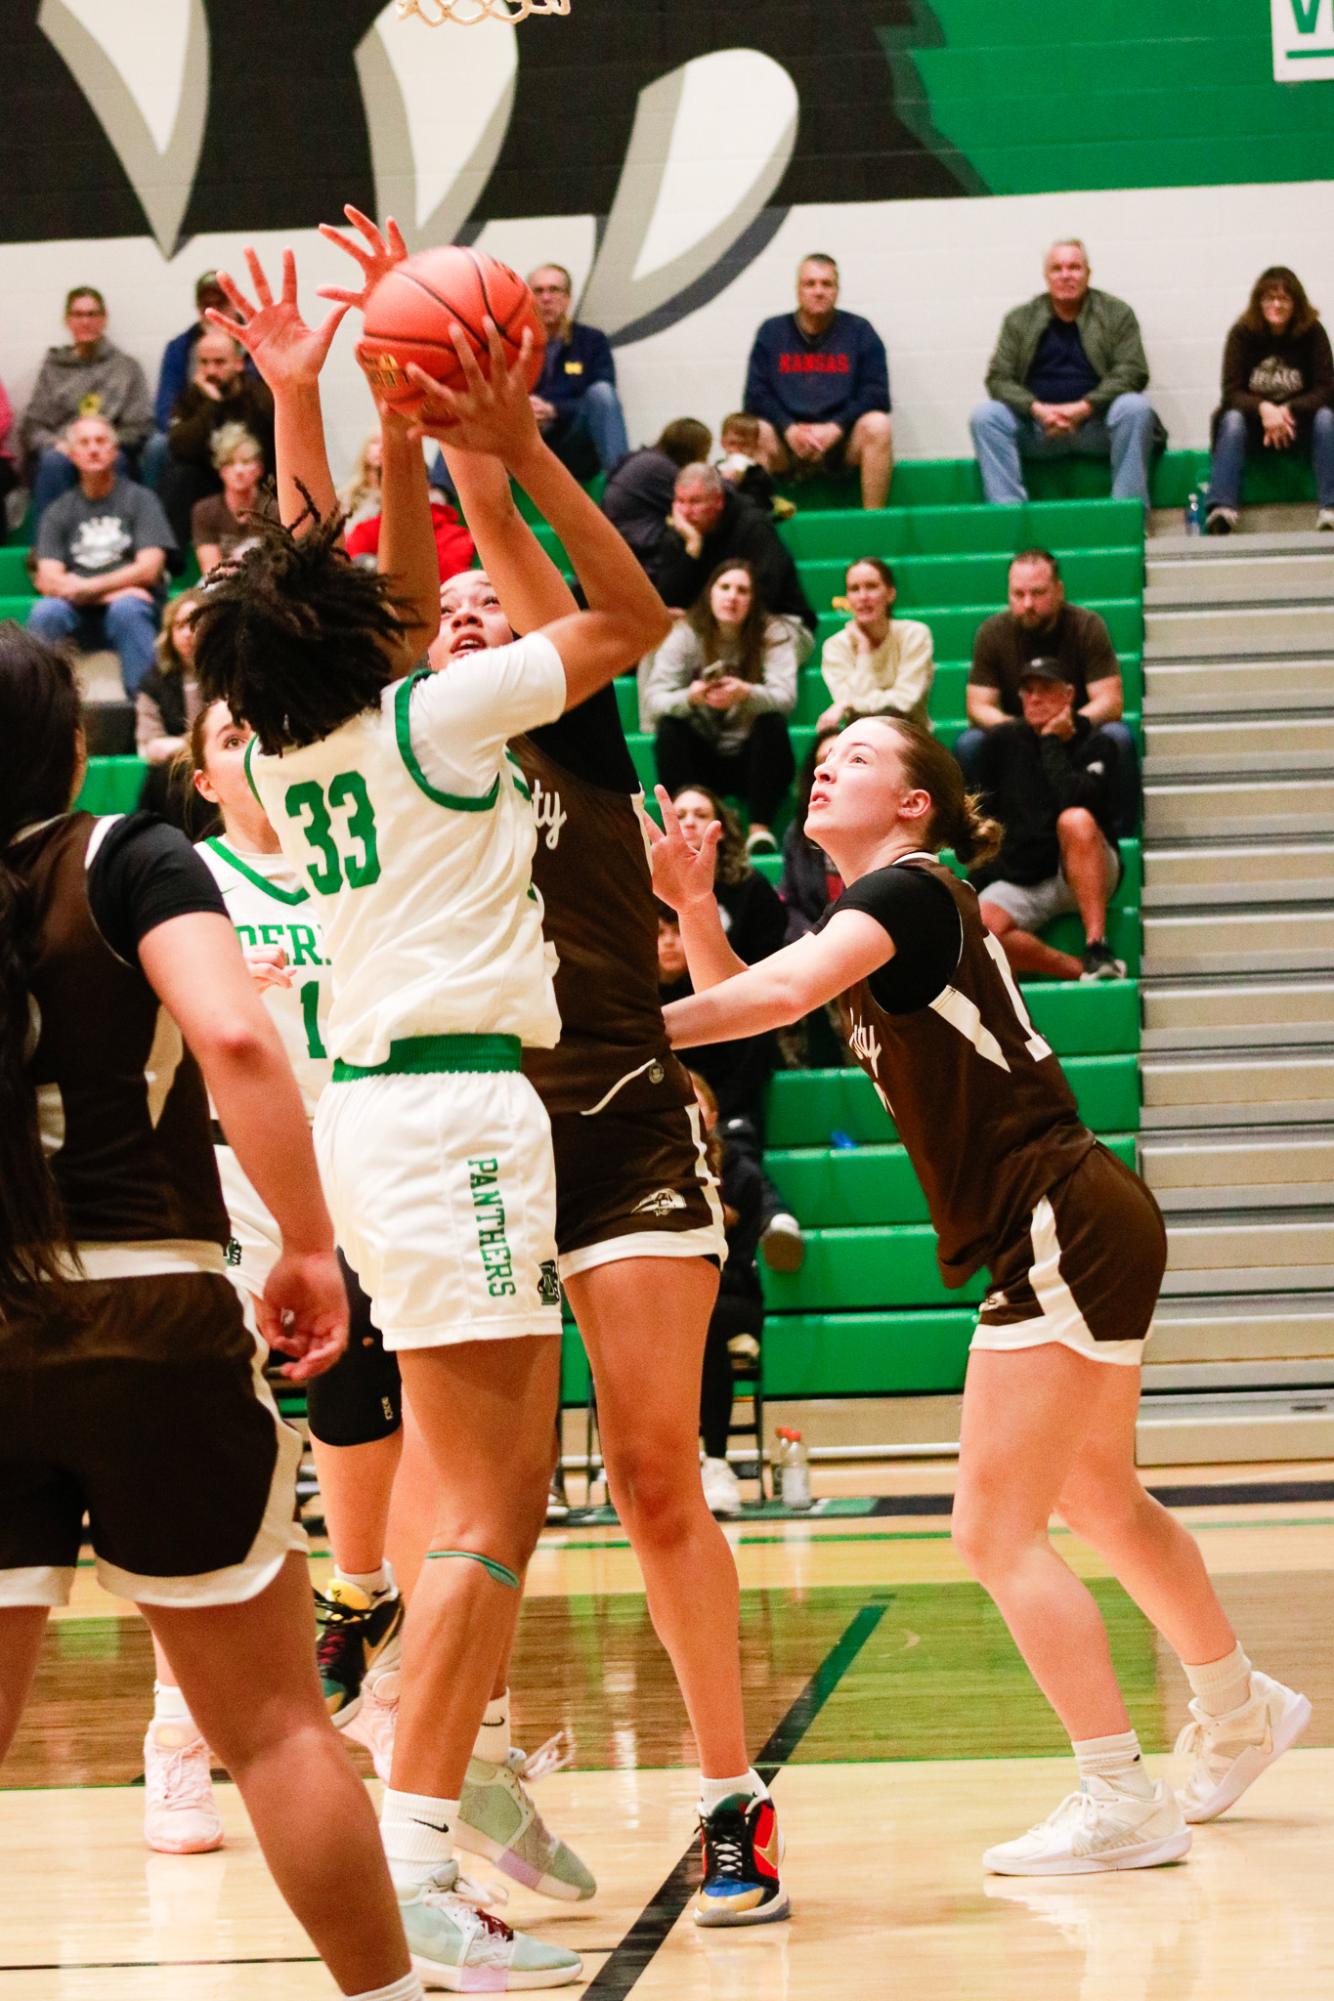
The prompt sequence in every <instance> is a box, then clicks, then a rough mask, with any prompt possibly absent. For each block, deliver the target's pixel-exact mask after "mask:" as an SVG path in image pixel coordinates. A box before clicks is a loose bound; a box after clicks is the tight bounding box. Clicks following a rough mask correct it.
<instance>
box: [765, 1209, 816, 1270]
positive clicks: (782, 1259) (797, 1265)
mask: <svg viewBox="0 0 1334 2001" xmlns="http://www.w3.org/2000/svg"><path fill="white" fill-rule="evenodd" d="M760 1250H761V1251H762V1252H763V1254H764V1262H765V1263H766V1264H767V1265H768V1267H769V1269H770V1271H800V1270H801V1267H802V1265H803V1263H804V1262H805V1258H806V1239H805V1237H804V1236H803V1235H802V1231H801V1224H800V1223H799V1222H798V1221H797V1219H796V1217H795V1216H794V1215H793V1214H792V1211H791V1210H790V1209H779V1210H777V1211H776V1212H775V1213H774V1214H773V1215H772V1216H771V1217H770V1218H769V1220H768V1222H767V1223H766V1224H765V1226H764V1233H763V1235H762V1236H761V1238H760Z"/></svg>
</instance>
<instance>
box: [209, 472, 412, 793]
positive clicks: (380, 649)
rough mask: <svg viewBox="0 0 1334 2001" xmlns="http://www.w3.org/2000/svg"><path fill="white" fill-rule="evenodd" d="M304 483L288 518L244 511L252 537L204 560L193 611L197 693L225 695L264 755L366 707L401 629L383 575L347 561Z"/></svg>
mask: <svg viewBox="0 0 1334 2001" xmlns="http://www.w3.org/2000/svg"><path fill="white" fill-rule="evenodd" d="M301 491H302V494H303V495H304V497H305V501H306V511H305V513H304V514H302V516H301V517H300V519H299V520H298V521H297V522H295V523H294V525H293V526H292V527H290V528H287V527H284V526H283V524H282V522H280V521H271V520H268V519H266V518H264V517H263V516H258V515H257V516H254V517H252V519H251V522H250V524H249V526H250V528H251V529H252V530H253V532H254V534H255V536H256V538H257V539H256V542H255V544H254V546H252V547H250V548H247V549H246V550H245V551H244V553H242V554H240V555H238V556H236V557H234V558H233V559H232V560H231V561H229V562H225V563H222V564H220V565H219V566H218V568H217V569H216V570H214V571H213V572H212V574H211V575H210V577H209V579H208V583H207V585H206V586H205V587H204V589H203V591H202V594H201V598H200V604H199V608H198V610H197V611H196V613H195V618H194V627H195V672H196V674H197V676H198V679H199V688H200V694H201V696H202V697H203V700H204V702H205V703H208V702H215V701H222V702H226V704H227V706H228V707H229V708H230V710H231V712H232V714H233V715H234V716H235V717H236V719H237V721H238V722H247V723H249V725H250V727H251V729H253V730H254V732H255V735H256V737H257V738H258V739H259V747H260V749H261V750H262V751H264V752H266V753H267V754H268V755H270V756H274V755H277V754H278V753H279V752H281V751H284V750H294V749H299V748H301V747H302V746H303V745H305V744H309V743H318V742H319V741H320V740H321V738H323V737H326V736H329V735H331V734H332V732H333V731H334V730H336V729H338V728H340V727H341V725H342V724H343V723H345V722H349V721H350V720H351V718H352V717H353V716H359V715H361V714H362V713H363V712H364V711H365V710H367V709H371V708H374V707H375V706H376V704H377V703H378V701H379V699H380V694H381V691H382V690H383V689H384V688H385V687H386V685H387V684H388V683H389V682H390V681H392V680H394V679H395V678H396V672H397V670H396V669H395V668H394V666H393V664H392V661H391V658H390V649H391V648H392V647H393V646H394V644H395V642H396V641H397V640H398V639H399V638H400V637H401V636H402V634H403V632H404V630H405V629H406V626H405V620H404V618H403V616H402V612H403V610H404V609H405V607H404V605H403V601H402V600H401V599H399V598H396V597H395V596H394V594H393V591H392V589H391V588H390V585H389V583H388V582H387V580H386V579H385V578H384V577H382V576H379V575H377V574H376V572H375V571H374V570H365V569H362V568H360V567H359V566H358V565H357V564H355V563H353V562H350V561H349V559H348V557H347V555H346V553H345V551H344V550H343V548H342V546H341V542H340V537H341V535H342V530H343V517H342V515H341V514H337V513H335V514H331V515H330V516H329V518H328V519H327V520H321V518H320V516H319V514H318V512H317V510H316V508H315V504H314V502H313V501H312V500H311V497H310V495H309V493H307V492H306V489H305V488H304V487H302V489H301ZM307 523H309V524H310V525H309V526H308V527H307V525H306V524H307ZM303 531H304V532H303Z"/></svg>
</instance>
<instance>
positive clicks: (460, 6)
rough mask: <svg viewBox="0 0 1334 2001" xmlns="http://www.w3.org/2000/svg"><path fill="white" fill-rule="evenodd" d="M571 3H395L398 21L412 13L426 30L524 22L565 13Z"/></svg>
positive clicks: (505, 0)
mask: <svg viewBox="0 0 1334 2001" xmlns="http://www.w3.org/2000/svg"><path fill="white" fill-rule="evenodd" d="M569 11H570V0H398V12H399V18H400V20H404V21H406V20H407V18H408V16H409V15H410V14H415V15H416V16H417V19H418V20H419V21H425V23H426V25H427V27H428V28H439V27H441V26H442V25H443V24H444V23H445V22H446V21H454V22H456V23H457V25H458V26H459V27H461V28H475V27H476V25H477V23H478V22H479V21H526V20H527V19H528V16H529V15H530V14H568V13H569Z"/></svg>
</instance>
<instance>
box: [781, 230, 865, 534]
mask: <svg viewBox="0 0 1334 2001" xmlns="http://www.w3.org/2000/svg"><path fill="white" fill-rule="evenodd" d="M745 407H746V409H747V410H748V411H749V412H750V414H751V415H752V416H753V417H758V418H759V420H760V451H761V454H762V456H763V458H764V461H765V464H766V465H767V466H768V468H769V471H770V472H774V473H781V472H788V471H790V470H791V469H792V464H793V461H794V460H795V461H797V463H798V464H799V465H800V466H801V467H803V468H805V469H808V470H811V471H813V470H814V469H815V468H816V467H817V466H820V467H824V468H825V469H827V470H829V471H839V470H841V469H842V467H843V466H844V465H849V466H856V467H857V468H858V470H859V471H860V473H861V476H862V506H863V507H883V506H884V504H885V502H886V500H887V499H888V498H889V480H890V474H891V473H892V471H893V469H894V432H893V426H892V423H891V421H890V415H889V407H890V406H889V364H888V362H887V361H886V359H885V344H884V342H883V341H882V340H881V338H880V336H879V334H878V333H877V332H876V330H875V328H874V327H873V326H872V325H871V322H870V321H869V320H864V319H862V318H861V317H860V316H859V315H858V314H857V313H841V312H840V311H839V310H838V266H837V264H836V263H835V262H834V260H833V258H832V257H826V256H824V255H823V254H822V253H820V252H816V253H814V254H813V255H811V256H810V257H804V258H803V259H802V261H801V263H800V265H799V266H798V267H797V310H796V312H795V313H780V314H779V315H778V317H777V318H776V319H772V320H765V322H764V324H763V325H762V326H761V328H760V330H759V332H758V333H757V334H756V336H755V345H754V347H753V348H752V349H751V351H750V366H749V368H748V369H747V371H746V396H745Z"/></svg>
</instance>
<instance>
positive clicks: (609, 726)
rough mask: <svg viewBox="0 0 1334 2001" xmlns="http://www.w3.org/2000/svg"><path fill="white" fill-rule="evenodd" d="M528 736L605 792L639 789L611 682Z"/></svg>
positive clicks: (568, 767) (558, 761) (635, 790)
mask: <svg viewBox="0 0 1334 2001" xmlns="http://www.w3.org/2000/svg"><path fill="white" fill-rule="evenodd" d="M528 739H529V742H530V743H534V744H536V745H537V747H538V749H539V750H541V751H544V752H545V754H546V755H547V756H548V757H549V758H552V759H553V760H554V761H555V762H556V763H557V764H559V765H561V766H562V767H563V769H564V770H566V771H568V772H569V773H570V775H571V776H572V777H574V778H582V779H583V780H584V782H585V784H588V785H600V786H602V788H603V790H604V791H607V792H638V790H639V774H638V772H637V771H636V770H635V765H634V759H633V758H632V757H631V755H630V746H629V744H628V743H627V742H626V740H625V731H624V730H623V729H622V727H621V712H620V709H619V707H618V706H617V701H616V687H615V684H614V683H609V684H608V686H607V687H605V688H599V689H598V691H597V693H596V695H590V696H589V698H588V700H587V701H586V702H580V704H579V706H578V707H577V708H574V709H567V710H566V711H565V714H564V715H563V716H557V718H556V720H555V722H554V723H542V724H541V725H540V726H539V727H538V728H537V729H534V730H529V731H528Z"/></svg>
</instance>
